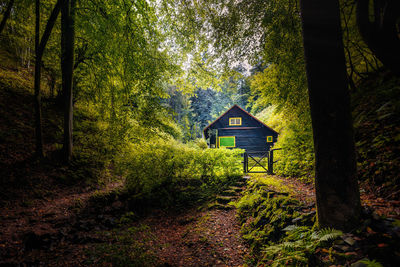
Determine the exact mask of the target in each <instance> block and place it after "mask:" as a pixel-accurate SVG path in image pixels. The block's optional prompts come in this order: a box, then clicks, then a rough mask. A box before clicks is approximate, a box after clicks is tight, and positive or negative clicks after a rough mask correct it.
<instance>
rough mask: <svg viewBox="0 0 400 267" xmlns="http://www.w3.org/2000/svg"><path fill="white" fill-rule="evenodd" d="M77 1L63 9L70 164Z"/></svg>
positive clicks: (66, 142)
mask: <svg viewBox="0 0 400 267" xmlns="http://www.w3.org/2000/svg"><path fill="white" fill-rule="evenodd" d="M75 4H76V2H75V0H66V1H65V2H64V4H63V6H62V8H61V51H62V52H61V53H62V56H61V70H62V88H63V97H64V145H63V158H64V160H65V162H67V163H69V162H70V160H71V158H72V147H73V139H72V123H73V102H72V100H73V90H72V86H73V72H74V43H75Z"/></svg>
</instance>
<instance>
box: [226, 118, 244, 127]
mask: <svg viewBox="0 0 400 267" xmlns="http://www.w3.org/2000/svg"><path fill="white" fill-rule="evenodd" d="M239 125H242V118H240V117H238V118H229V126H239Z"/></svg>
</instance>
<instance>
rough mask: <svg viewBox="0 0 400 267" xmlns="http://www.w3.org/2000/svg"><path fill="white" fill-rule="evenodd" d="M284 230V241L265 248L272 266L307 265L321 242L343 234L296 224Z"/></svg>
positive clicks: (265, 256)
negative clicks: (312, 229) (313, 229)
mask: <svg viewBox="0 0 400 267" xmlns="http://www.w3.org/2000/svg"><path fill="white" fill-rule="evenodd" d="M283 230H284V231H285V232H286V234H287V237H286V238H285V239H284V240H285V241H284V242H282V243H280V244H276V245H272V246H268V247H264V249H263V252H264V259H269V260H273V265H272V266H281V265H293V266H302V265H304V266H305V265H307V263H308V257H309V256H310V255H311V254H313V253H314V251H315V250H316V249H317V247H319V246H320V245H321V243H323V242H328V241H331V240H334V239H336V238H338V237H339V236H341V235H342V232H341V231H338V230H335V229H331V228H325V229H321V230H319V231H314V232H312V231H311V229H310V228H309V227H306V226H296V225H289V226H287V227H286V228H284V229H283ZM372 266H375V265H372Z"/></svg>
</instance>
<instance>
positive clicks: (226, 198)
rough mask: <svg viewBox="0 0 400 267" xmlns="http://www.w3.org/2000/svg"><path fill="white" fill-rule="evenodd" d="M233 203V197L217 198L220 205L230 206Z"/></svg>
mask: <svg viewBox="0 0 400 267" xmlns="http://www.w3.org/2000/svg"><path fill="white" fill-rule="evenodd" d="M231 201H232V197H226V196H217V202H218V203H220V204H228V203H229V202H231Z"/></svg>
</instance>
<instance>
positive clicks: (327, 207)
mask: <svg viewBox="0 0 400 267" xmlns="http://www.w3.org/2000/svg"><path fill="white" fill-rule="evenodd" d="M300 4H301V18H302V27H303V44H304V53H305V61H306V71H307V80H308V93H309V101H310V109H311V119H312V126H313V134H314V149H315V160H316V171H315V190H316V198H317V199H316V201H317V216H318V223H319V225H320V227H333V228H336V229H342V230H349V229H351V228H352V227H354V226H356V225H357V224H358V223H359V219H360V213H361V205H360V195H359V189H358V183H357V176H356V156H355V146H354V138H353V126H352V118H351V109H350V96H349V91H348V78H347V74H346V65H345V56H344V50H343V42H342V31H341V26H340V13H339V3H338V0H326V1H321V0H302V1H301V3H300Z"/></svg>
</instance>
